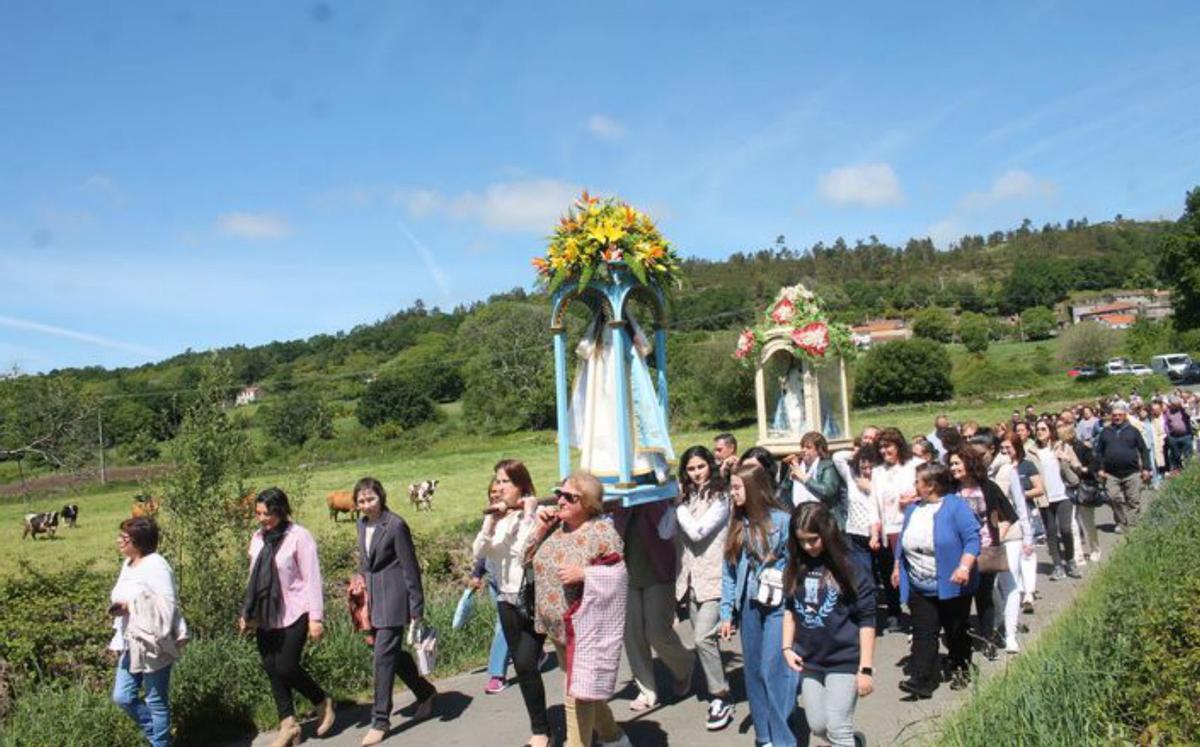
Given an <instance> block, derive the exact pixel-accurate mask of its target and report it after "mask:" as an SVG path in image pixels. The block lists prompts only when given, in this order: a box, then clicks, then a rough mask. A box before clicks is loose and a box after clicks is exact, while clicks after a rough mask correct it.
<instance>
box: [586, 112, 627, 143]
mask: <svg viewBox="0 0 1200 747" xmlns="http://www.w3.org/2000/svg"><path fill="white" fill-rule="evenodd" d="M586 126H587V130H588V132H590V133H592V134H593V135H595V136H596V137H597V138H599V139H601V140H620V139H621V138H623V137H625V133H626V129H625V125H623V124H621V123H620V122H618V121H617V120H615V119H613V118H612V117H609V116H606V115H604V114H593V115H592V116H590V117H588V118H587V123H586Z"/></svg>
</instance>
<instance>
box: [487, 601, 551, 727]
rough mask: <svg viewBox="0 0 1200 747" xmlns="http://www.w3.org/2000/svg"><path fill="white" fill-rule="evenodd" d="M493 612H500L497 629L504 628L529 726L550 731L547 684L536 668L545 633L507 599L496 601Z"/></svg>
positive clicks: (540, 655)
mask: <svg viewBox="0 0 1200 747" xmlns="http://www.w3.org/2000/svg"><path fill="white" fill-rule="evenodd" d="M496 614H498V615H499V616H500V629H501V630H503V631H504V640H505V641H506V642H507V643H508V653H509V655H510V656H512V663H513V669H515V670H516V671H517V684H518V685H520V686H521V698H522V699H523V700H524V701H525V710H526V711H527V712H528V713H529V727H530V729H531V731H532V732H533V733H534V734H549V733H550V721H549V719H548V718H547V717H546V687H545V685H543V684H542V673H541V671H539V670H538V660H539V659H541V658H542V646H543V645H545V643H546V636H544V635H541V634H540V633H537V632H535V631H534V629H533V620H530V619H529V617H528V616H526V615H525V613H523V612H521V611H520V610H519V609H517V608H516V607H514V606H513V605H511V604H509V603H508V602H497V603H496Z"/></svg>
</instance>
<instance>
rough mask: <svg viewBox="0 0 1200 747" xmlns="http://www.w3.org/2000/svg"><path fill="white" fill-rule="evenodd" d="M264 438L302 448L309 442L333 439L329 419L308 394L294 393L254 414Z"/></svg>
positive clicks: (315, 398)
mask: <svg viewBox="0 0 1200 747" xmlns="http://www.w3.org/2000/svg"><path fill="white" fill-rule="evenodd" d="M258 417H259V418H261V419H262V422H263V425H264V427H265V429H266V431H267V434H268V435H270V436H271V438H274V439H275V440H276V441H278V442H280V443H282V444H285V445H287V446H303V445H304V442H305V441H307V440H308V439H310V438H325V439H329V438H333V416H332V414H331V412H330V409H329V407H327V406H326V404H325V402H324V400H322V399H321V397H320V396H319V395H318V394H316V392H312V391H297V392H292V393H290V394H286V395H284V396H283V397H282V398H280V399H278V400H276V401H275V402H268V403H266V404H264V405H263V406H262V408H260V409H259V411H258Z"/></svg>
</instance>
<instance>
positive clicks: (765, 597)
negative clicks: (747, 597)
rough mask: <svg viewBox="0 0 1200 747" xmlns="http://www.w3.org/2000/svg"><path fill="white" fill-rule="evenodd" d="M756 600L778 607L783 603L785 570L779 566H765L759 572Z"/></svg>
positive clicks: (762, 603)
mask: <svg viewBox="0 0 1200 747" xmlns="http://www.w3.org/2000/svg"><path fill="white" fill-rule="evenodd" d="M755 601H757V602H758V603H759V604H761V605H763V606H766V607H778V606H779V605H781V604H783V571H781V570H780V569H778V568H764V569H763V570H762V571H759V574H758V596H756V597H755Z"/></svg>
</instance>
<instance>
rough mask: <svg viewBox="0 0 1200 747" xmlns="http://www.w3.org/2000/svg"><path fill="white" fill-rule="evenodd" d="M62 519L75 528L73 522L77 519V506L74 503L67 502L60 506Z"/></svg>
mask: <svg viewBox="0 0 1200 747" xmlns="http://www.w3.org/2000/svg"><path fill="white" fill-rule="evenodd" d="M62 520H63V521H64V522H66V525H67V526H69V527H71V528H72V529H74V528H75V522H77V521H79V506H78V505H76V504H74V503H68V504H67V505H65V506H63V507H62Z"/></svg>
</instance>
